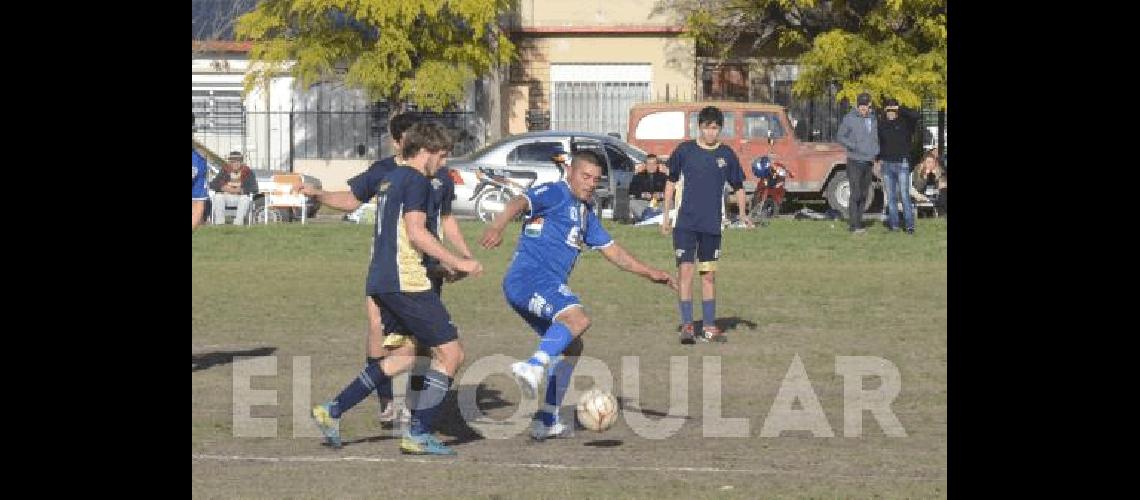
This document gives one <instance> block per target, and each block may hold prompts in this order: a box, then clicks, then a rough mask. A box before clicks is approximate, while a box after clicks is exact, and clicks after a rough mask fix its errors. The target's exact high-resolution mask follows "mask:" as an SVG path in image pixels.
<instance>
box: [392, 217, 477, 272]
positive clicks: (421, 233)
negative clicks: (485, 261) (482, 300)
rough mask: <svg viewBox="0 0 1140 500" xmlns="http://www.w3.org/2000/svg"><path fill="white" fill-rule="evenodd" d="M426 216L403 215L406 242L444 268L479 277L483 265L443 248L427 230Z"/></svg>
mask: <svg viewBox="0 0 1140 500" xmlns="http://www.w3.org/2000/svg"><path fill="white" fill-rule="evenodd" d="M426 222H427V214H426V213H424V212H420V211H411V212H407V213H405V214H404V225H405V226H406V227H407V228H408V240H410V241H411V243H412V245H413V246H415V247H416V249H418V250H419V251H421V252H423V253H426V254H428V255H430V256H432V257H435V258H436V259H439V262H440V263H441V264H443V265H445V266H448V267H450V268H451V269H454V270H456V271H458V272H463V273H467V274H472V275H475V276H479V275H480V274H482V273H483V265H482V264H480V263H479V261H477V260H475V259H466V258H463V257H459V256H457V255H455V254H453V253H451V252H450V251H448V250H447V248H446V247H444V246H443V243H440V241H439V240H438V239H436V237H435V236H433V235H432V234H431V232H430V231H428V230H427V226H426Z"/></svg>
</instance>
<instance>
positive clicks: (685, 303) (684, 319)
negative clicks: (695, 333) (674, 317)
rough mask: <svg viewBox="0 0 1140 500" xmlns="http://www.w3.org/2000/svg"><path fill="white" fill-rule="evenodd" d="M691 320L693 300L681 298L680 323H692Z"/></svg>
mask: <svg viewBox="0 0 1140 500" xmlns="http://www.w3.org/2000/svg"><path fill="white" fill-rule="evenodd" d="M692 322H693V301H692V300H682V301H681V324H686V323H692Z"/></svg>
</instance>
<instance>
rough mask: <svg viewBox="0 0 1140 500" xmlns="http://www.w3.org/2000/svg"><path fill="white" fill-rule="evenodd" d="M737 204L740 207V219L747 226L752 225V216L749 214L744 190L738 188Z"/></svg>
mask: <svg viewBox="0 0 1140 500" xmlns="http://www.w3.org/2000/svg"><path fill="white" fill-rule="evenodd" d="M736 206H737V207H740V221H741V222H743V223H744V225H745V226H747V227H752V218H751V217H749V216H748V209H746V208H745V205H744V190H743V189H737V190H736Z"/></svg>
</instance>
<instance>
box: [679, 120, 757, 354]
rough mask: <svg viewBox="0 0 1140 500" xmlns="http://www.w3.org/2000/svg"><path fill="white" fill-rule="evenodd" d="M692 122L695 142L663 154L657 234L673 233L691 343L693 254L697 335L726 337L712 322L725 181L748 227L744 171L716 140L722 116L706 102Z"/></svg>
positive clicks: (685, 336) (684, 326) (685, 337)
mask: <svg viewBox="0 0 1140 500" xmlns="http://www.w3.org/2000/svg"><path fill="white" fill-rule="evenodd" d="M697 126H698V128H699V130H700V132H699V134H698V138H697V140H695V141H685V142H682V143H681V144H679V145H677V148H676V149H674V150H673V154H671V155H669V162H668V165H669V180H668V182H666V183H665V206H664V207H663V210H664V215H663V216H662V217H661V233H662V234H669V232H670V231H672V232H673V251H674V254H675V255H676V256H677V268H678V269H677V280H678V282H679V283H678V285H680V288H679V290H678V292H677V293H678V297H679V301H678V302H679V308H680V310H681V343H682V344H692V343H694V334H693V288H692V283H693V266H694V264H693V260H694V258H695V259H696V260H697V262H698V264H697V266H696V267H697V270H698V271H699V272H700V273H701V299H702V301H703V302H702V304H701V305H702V306H703V307H702V310H703V311H702V314H703V318H702V320H701V323H702V324H703V328H702V329H701V330H702V332H701V335H700V339H701V340H703V341H705V342H710V341H715V342H724V341H725V340H727V337H725V335H724V332H722V331H721V330H720V328H717V326H716V261H717V260H718V259H720V236H721V234H720V228H721V225H720V222H721V219H722V218H723V217H724V212H723V211H724V203H723V201H722V198H723V193H724V184H725V182H727V183H728V184H729V186H731V187H732V189H733V191H734V193H733V194H734V195H735V196H736V206H738V207H740V221H741V222H743V223H744V224H745V225H746V226H748V227H752V219H751V218H750V217H748V214H747V213H746V212H745V208H744V207H745V204H744V190H743V189H742V188H743V187H744V170H743V169H742V168H741V167H740V160H739V159H738V158H737V157H736V153H734V152H733V151H732V149H731V148H729V147H728V146H725V145H724V144H721V143H720V140H719V139H720V130H721V128H722V127H724V114H723V113H721V112H720V110H719V109H717V108H716V107H714V106H707V107H705V108H704V109H702V110H701V112H700V113H699V114H698V115H697ZM678 184H679V185H680V186H681V188H680V189H681V192H680V193H678V194H677V197H676V199H677V220H676V221H671V220H669V215H670V214H669V210H670V209H671V207H672V204H673V199H674V192H673V191H674V187H675V186H677V185H678Z"/></svg>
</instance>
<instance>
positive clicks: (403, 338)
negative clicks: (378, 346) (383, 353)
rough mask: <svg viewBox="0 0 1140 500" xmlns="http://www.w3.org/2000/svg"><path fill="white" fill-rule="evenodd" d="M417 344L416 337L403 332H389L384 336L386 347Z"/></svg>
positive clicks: (392, 347) (394, 347)
mask: <svg viewBox="0 0 1140 500" xmlns="http://www.w3.org/2000/svg"><path fill="white" fill-rule="evenodd" d="M408 344H412V345H415V344H416V338H415V337H413V336H411V335H404V334H402V333H389V334H387V335H385V336H384V347H388V348H391V349H396V348H398V347H403V346H405V345H408Z"/></svg>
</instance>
